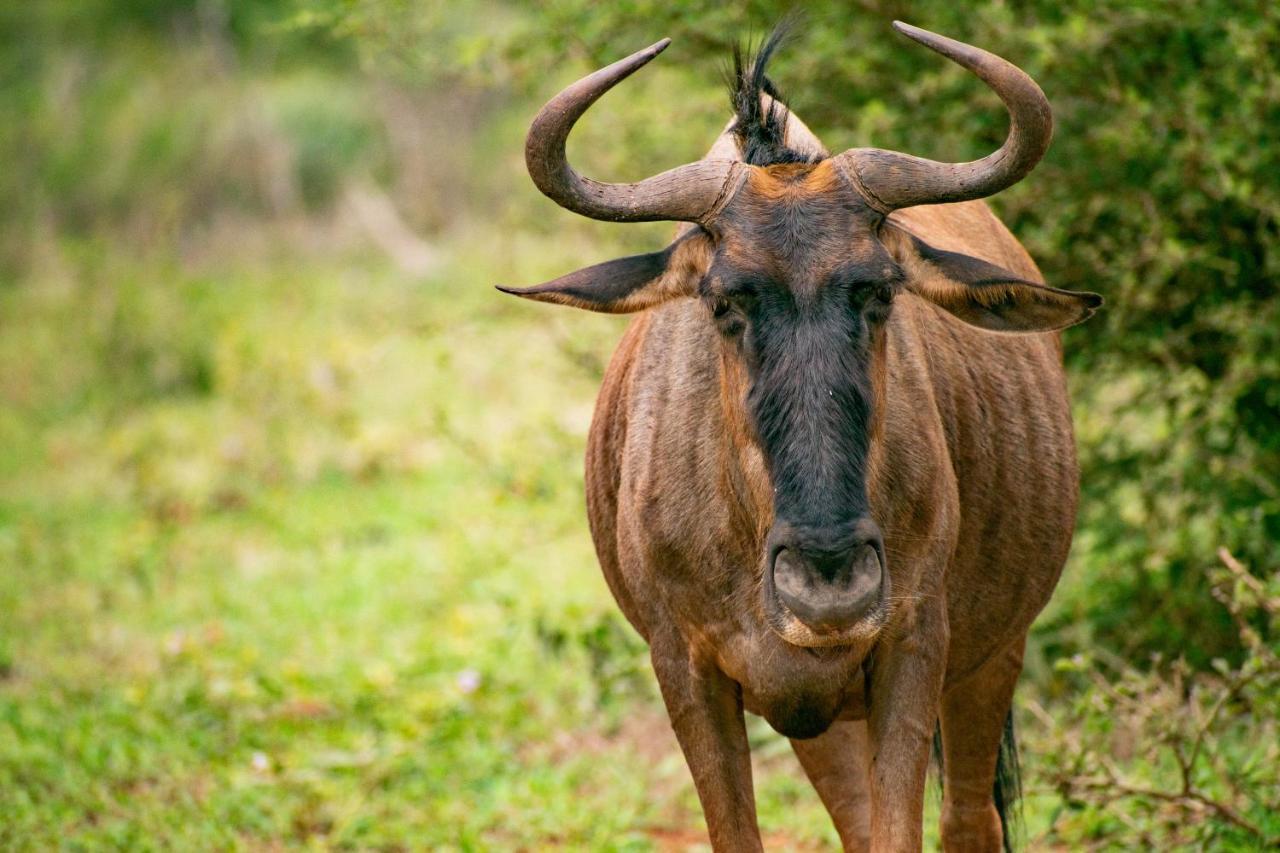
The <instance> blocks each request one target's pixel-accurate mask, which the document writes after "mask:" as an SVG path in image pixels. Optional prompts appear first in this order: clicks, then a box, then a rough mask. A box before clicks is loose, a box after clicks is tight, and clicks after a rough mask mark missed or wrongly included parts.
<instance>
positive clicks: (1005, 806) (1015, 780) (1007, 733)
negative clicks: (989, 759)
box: [991, 708, 1022, 853]
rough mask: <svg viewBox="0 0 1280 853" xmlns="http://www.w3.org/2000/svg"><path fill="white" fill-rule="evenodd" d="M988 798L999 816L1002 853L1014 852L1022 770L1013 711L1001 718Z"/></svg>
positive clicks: (1019, 814) (1019, 809) (1018, 820)
mask: <svg viewBox="0 0 1280 853" xmlns="http://www.w3.org/2000/svg"><path fill="white" fill-rule="evenodd" d="M991 796H992V798H993V799H994V800H995V803H996V812H997V813H998V814H999V815H1000V834H1001V836H1002V838H1003V841H1004V850H1005V853H1013V836H1014V832H1013V830H1014V829H1015V825H1018V824H1021V823H1022V768H1021V766H1019V764H1018V735H1017V733H1016V732H1015V731H1014V730H1013V709H1012V708H1011V709H1009V716H1007V717H1005V718H1004V736H1003V737H1002V738H1000V751H999V752H998V753H996V783H995V785H994V786H993V788H992V791H991Z"/></svg>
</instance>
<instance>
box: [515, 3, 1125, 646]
mask: <svg viewBox="0 0 1280 853" xmlns="http://www.w3.org/2000/svg"><path fill="white" fill-rule="evenodd" d="M894 26H895V27H896V28H897V29H898V30H899V31H900V32H902V33H903V34H905V35H906V36H908V37H909V38H912V39H914V40H915V41H918V42H920V43H922V44H924V45H926V46H928V47H930V48H932V49H933V50H935V51H937V52H939V53H941V54H943V55H944V56H946V57H948V58H950V59H952V60H953V61H955V62H957V63H959V64H960V65H962V66H964V67H965V68H968V69H969V70H970V71H972V72H974V73H975V74H976V75H977V76H978V77H980V78H981V79H982V80H983V81H985V82H986V83H987V84H988V85H989V86H991V88H992V89H994V90H995V92H996V93H997V94H998V95H999V96H1000V97H1001V99H1002V100H1003V101H1004V103H1005V105H1006V107H1007V108H1008V110H1009V114H1010V117H1011V127H1010V132H1009V136H1008V138H1007V139H1006V141H1005V143H1004V145H1003V146H1002V147H1001V148H1000V149H999V150H998V151H996V152H995V153H993V154H991V155H989V156H987V157H985V158H983V159H981V160H977V161H974V162H972V163H959V164H953V163H938V162H934V161H931V160H923V159H920V158H917V157H912V156H909V155H906V154H900V153H897V152H892V151H884V150H880V149H868V148H855V149H850V150H848V151H845V152H843V153H841V154H837V155H835V156H828V155H827V154H826V153H825V152H823V151H820V150H818V149H817V148H816V147H814V146H812V145H810V146H808V147H807V148H805V149H804V150H797V149H794V148H790V147H788V146H787V144H786V123H787V119H788V114H787V113H786V111H785V108H783V107H781V106H779V104H778V101H777V100H775V98H774V97H772V96H775V95H776V92H774V91H773V88H772V84H771V83H770V82H769V81H768V80H767V78H766V77H765V75H764V66H765V62H766V61H767V60H768V58H769V55H770V54H771V53H772V51H773V49H774V48H775V47H776V44H777V41H776V39H772V38H771V39H770V40H769V41H768V42H767V43H766V44H765V45H764V47H763V48H762V49H761V51H760V52H759V54H758V56H757V57H756V60H755V62H753V63H749V64H745V65H744V63H742V62H741V61H740V60H739V59H738V58H737V57H735V74H734V91H733V95H734V105H735V113H736V118H735V121H734V124H733V126H732V128H731V131H732V135H733V137H734V138H735V139H736V143H737V145H736V147H737V149H738V151H739V156H740V158H741V159H715V158H713V157H709V158H708V159H703V160H700V161H698V162H696V163H691V164H688V165H685V166H680V167H678V168H676V169H672V170H670V171H667V172H664V173H662V174H660V175H657V176H654V177H651V178H648V179H646V180H644V181H641V182H639V183H636V184H604V183H599V182H596V181H592V180H590V179H589V178H585V177H582V176H580V175H579V174H578V173H577V172H575V171H574V170H573V169H572V168H571V167H570V166H569V164H568V162H567V160H566V158H565V140H566V139H567V137H568V134H569V131H570V130H571V129H572V127H573V125H574V122H575V121H576V120H577V119H578V118H579V117H580V116H581V115H582V114H583V113H584V112H585V111H586V110H587V108H588V107H590V106H591V104H592V103H594V102H595V100H596V99H597V98H599V97H600V96H601V95H603V94H604V93H605V92H606V91H608V90H609V89H610V88H612V87H613V86H614V85H615V84H617V83H618V82H619V81H621V80H622V79H624V78H626V77H627V76H629V75H630V74H632V73H633V72H635V71H636V70H637V69H639V68H640V67H641V66H643V65H645V64H646V63H647V62H649V61H650V60H651V59H652V58H653V57H654V56H656V55H657V54H658V53H660V52H661V51H662V50H664V49H665V48H666V46H667V44H668V41H667V40H664V41H661V42H659V43H657V44H655V45H653V46H652V47H649V48H646V49H645V50H642V51H640V52H638V53H636V54H633V55H632V56H630V57H628V58H626V59H624V60H622V61H620V62H617V63H614V64H613V65H610V66H608V67H606V68H604V69H601V70H600V71H597V72H596V73H594V74H592V75H590V76H588V77H585V78H583V79H582V80H579V81H578V82H577V83H575V84H573V85H572V86H570V87H569V88H567V89H565V90H564V91H563V92H561V93H560V94H559V95H557V96H556V97H555V98H553V99H552V100H551V101H550V102H549V103H548V104H547V105H546V106H545V107H543V109H542V111H541V112H540V113H539V114H538V116H537V118H536V119H535V120H534V122H533V125H532V127H531V129H530V131H529V137H528V141H527V145H526V151H525V154H526V161H527V164H528V168H529V173H530V175H531V176H532V177H533V180H534V182H535V183H536V184H537V185H538V187H539V189H541V190H542V191H543V192H544V193H545V194H546V195H548V196H550V197H551V198H552V199H554V200H555V201H556V202H557V203H559V204H560V205H561V206H563V207H565V208H568V209H569V210H573V211H575V212H578V213H581V214H583V215H585V216H589V217H592V218H595V219H601V220H607V221H615V222H637V221H647V220H664V219H665V220H675V221H684V222H690V223H694V227H692V228H691V229H689V230H686V231H685V232H684V233H683V234H682V236H681V237H680V238H679V239H677V240H676V241H675V242H674V243H672V244H671V245H670V246H668V247H667V248H666V249H664V250H662V251H660V252H654V253H651V254H646V255H637V256H634V257H629V258H622V259H619V260H615V261H609V262H607V263H603V264H598V265H596V266H593V267H589V268H587V269H583V270H579V271H577V272H574V273H570V274H569V275H566V276H564V277H562V278H558V279H556V280H554V281H550V282H547V283H545V284H541V285H538V286H536V287H529V288H501V289H502V290H504V291H505V292H508V293H513V294H516V295H518V296H524V297H527V298H531V299H537V300H540V301H545V302H555V303H560V304H564V305H572V306H576V307H579V308H586V309H589V310H593V311H604V312H610V313H622V312H630V311H638V310H641V309H645V308H649V307H652V306H655V305H658V304H661V303H663V302H666V301H668V300H672V299H678V298H696V299H699V300H701V301H702V302H703V304H704V305H705V306H706V308H707V315H706V316H707V322H709V323H712V324H714V326H715V327H716V329H718V331H719V333H720V336H721V340H722V342H723V346H724V348H725V351H726V353H728V354H729V356H730V358H731V359H732V361H733V362H734V363H735V365H737V366H739V367H740V368H741V369H742V370H743V371H744V372H745V375H746V378H747V382H746V384H747V387H748V388H749V390H748V392H747V395H746V400H745V405H746V409H747V414H748V419H747V420H748V421H749V423H750V424H751V427H752V429H751V432H752V439H753V440H754V441H755V442H757V443H758V445H759V447H760V450H761V452H762V455H763V457H764V460H765V463H766V467H767V469H768V474H769V477H770V480H771V481H772V486H773V490H774V507H773V510H774V513H773V526H772V529H771V530H770V532H769V536H768V539H767V542H766V545H765V553H764V555H763V558H762V563H763V566H764V570H763V571H764V577H763V581H764V582H763V589H764V597H765V600H764V607H765V611H766V615H767V616H768V618H769V620H770V623H771V624H772V625H773V626H774V628H775V629H776V630H778V631H779V633H781V634H782V635H783V636H784V637H785V638H786V639H788V640H789V641H791V642H794V643H797V644H800V645H808V646H820V645H837V644H843V643H847V642H852V641H855V640H860V639H865V638H867V637H869V636H871V635H874V633H875V631H876V630H877V629H878V628H879V627H880V625H881V624H883V621H884V619H885V616H886V601H887V598H888V592H889V588H890V583H889V575H888V572H887V566H886V559H885V550H884V543H883V538H882V533H881V531H880V529H879V528H878V526H877V525H876V522H875V520H874V519H873V518H872V517H871V512H870V508H869V502H868V496H867V474H868V458H869V452H870V447H871V443H872V442H873V441H874V439H875V430H876V423H877V421H876V418H875V413H876V409H877V399H878V398H879V397H880V396H881V393H882V391H881V389H880V388H879V387H878V385H879V381H878V377H881V376H883V371H881V370H880V369H879V367H880V365H881V363H882V359H883V350H884V346H885V339H884V334H883V332H884V328H885V323H886V321H887V319H888V317H889V315H890V312H891V310H892V306H893V301H894V298H895V296H896V295H897V294H899V293H902V292H903V291H909V292H911V293H914V294H915V295H917V296H920V297H923V298H924V299H926V300H929V301H930V302H932V303H934V304H935V305H937V306H939V307H940V308H942V309H944V310H946V311H948V312H950V313H951V314H953V315H955V316H956V317H959V318H960V319H962V320H964V321H966V322H968V323H970V324H973V325H976V326H980V327H982V328H985V329H990V330H995V331H1005V332H1036V331H1047V330H1052V329H1060V328H1064V327H1066V326H1070V325H1073V324H1075V323H1078V322H1080V321H1082V320H1084V319H1086V318H1088V317H1089V316H1090V315H1091V314H1092V313H1093V311H1094V309H1095V308H1096V307H1097V306H1098V305H1099V304H1100V302H1101V300H1100V298H1099V297H1098V296H1096V295H1094V294H1088V293H1072V292H1068V291H1063V290H1058V289H1055V288H1050V287H1046V286H1044V285H1042V284H1038V283H1034V282H1030V281H1024V280H1021V279H1019V278H1018V277H1017V276H1015V275H1014V274H1012V273H1010V272H1008V271H1006V270H1003V269H1001V268H999V267H997V266H994V265H992V264H990V263H987V262H985V261H982V260H979V259H977V258H972V257H969V256H966V255H960V254H956V253H953V252H947V251H942V250H939V249H935V248H933V247H931V246H929V245H927V244H925V243H924V242H923V241H921V240H919V239H917V238H915V237H914V236H912V235H910V234H907V233H905V232H904V231H902V230H901V229H900V228H898V227H897V226H894V225H892V224H891V223H889V222H887V220H886V217H887V216H888V214H889V213H890V212H891V211H893V210H895V209H898V208H903V207H909V206H912V205H918V204H937V203H942V202H956V201H965V200H969V199H977V198H983V197H985V196H989V195H991V194H993V193H996V192H999V191H1000V190H1002V189H1004V188H1006V187H1008V186H1010V185H1012V184H1014V183H1015V182H1017V181H1018V180H1020V179H1021V178H1022V177H1023V176H1024V175H1026V174H1027V173H1028V172H1029V171H1030V170H1031V169H1032V168H1033V167H1034V166H1035V164H1036V162H1037V161H1038V160H1039V159H1040V157H1041V156H1042V155H1043V153H1044V151H1045V149H1046V148H1047V147H1048V144H1049V139H1050V136H1051V134H1052V118H1051V115H1050V111H1049V105H1048V103H1047V101H1046V100H1045V97H1044V94H1043V93H1042V92H1041V91H1040V88H1039V87H1038V86H1037V85H1036V84H1035V82H1034V81H1032V80H1031V78H1029V77H1028V76H1027V75H1026V74H1024V73H1023V72H1022V71H1021V70H1019V69H1018V68H1016V67H1014V66H1013V65H1011V64H1009V63H1008V62H1006V61H1004V60H1003V59H1000V58H999V57H997V56H993V55H992V54H989V53H987V52H985V51H982V50H979V49H977V48H974V47H971V46H969V45H966V44H963V43H961V42H957V41H953V40H951V39H948V38H944V37H942V36H938V35H935V34H933V33H929V32H927V31H924V30H920V29H917V28H915V27H910V26H907V25H905V24H901V23H895V24H894ZM765 96H768V97H765ZM718 147H719V146H718ZM715 151H716V149H713V153H714V152H715Z"/></svg>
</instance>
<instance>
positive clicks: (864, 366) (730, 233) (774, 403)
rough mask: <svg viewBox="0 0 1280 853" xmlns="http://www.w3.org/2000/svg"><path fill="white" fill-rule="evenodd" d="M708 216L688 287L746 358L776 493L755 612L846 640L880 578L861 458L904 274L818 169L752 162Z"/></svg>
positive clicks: (849, 197) (827, 640)
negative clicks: (702, 269) (709, 233)
mask: <svg viewBox="0 0 1280 853" xmlns="http://www.w3.org/2000/svg"><path fill="white" fill-rule="evenodd" d="M716 225H717V229H716V230H717V232H718V233H717V234H716V235H715V236H716V238H717V240H716V250H715V254H714V258H713V261H712V263H711V266H710V267H709V269H708V272H707V274H706V276H705V277H704V278H703V280H702V282H701V284H700V285H699V295H700V296H701V298H702V299H703V301H704V303H705V304H706V305H707V307H708V309H709V310H710V311H711V314H712V317H713V318H714V322H715V324H716V326H717V328H718V329H719V331H720V333H721V335H722V336H723V339H724V341H725V343H726V346H727V348H728V350H729V352H730V353H732V354H733V355H734V356H736V357H737V358H740V359H741V361H742V363H743V365H744V366H745V369H746V372H747V375H748V377H749V380H750V391H749V393H748V396H747V400H746V407H747V411H748V415H749V419H750V422H751V424H752V425H753V427H754V430H755V438H756V440H757V441H758V443H759V445H760V448H761V451H762V453H763V455H764V459H765V462H766V465H767V466H768V470H769V475H770V478H771V480H772V485H773V487H774V521H773V527H772V529H771V531H770V533H769V537H768V540H767V544H766V554H765V555H764V558H765V577H764V595H765V610H766V614H767V615H768V617H769V620H770V622H771V624H772V625H773V627H774V628H775V629H776V630H778V631H779V633H781V634H782V635H783V636H784V637H787V638H789V639H793V640H795V641H798V642H801V643H802V644H803V645H838V644H844V643H849V642H854V641H856V640H858V639H860V638H863V637H865V636H867V635H868V634H873V633H874V632H875V630H877V629H878V627H879V623H880V622H881V621H882V620H883V617H884V601H885V598H886V595H887V591H888V587H889V584H888V575H887V566H886V565H885V555H884V544H883V539H882V535H881V532H880V529H879V528H878V527H877V526H876V523H875V521H874V520H873V519H872V518H871V517H870V506H869V503H868V499H867V474H868V470H867V466H868V458H869V451H870V448H871V443H872V442H873V441H874V440H875V435H876V423H877V421H876V409H877V399H876V398H877V386H878V385H879V384H880V383H879V382H878V381H877V378H876V377H877V375H878V372H879V371H880V370H881V369H882V364H883V359H882V351H883V346H884V335H883V330H884V324H885V321H886V320H887V318H888V316H889V311H890V309H891V305H892V300H893V294H894V292H895V290H896V289H897V287H898V286H899V284H900V282H901V280H902V277H903V273H902V270H901V269H900V268H899V266H898V264H897V263H896V262H895V261H894V260H893V258H892V257H891V256H890V255H889V253H888V252H887V251H886V249H885V248H884V247H883V246H882V245H881V243H880V241H879V240H878V239H876V237H875V236H874V234H875V230H876V228H877V227H878V225H879V217H878V215H877V214H876V213H875V212H874V211H872V210H870V209H869V208H868V207H867V206H866V205H865V203H863V202H862V201H861V200H860V199H859V198H858V197H857V196H856V195H854V194H853V193H852V192H851V191H850V190H848V188H847V187H846V186H845V184H844V182H843V180H842V179H841V178H840V176H839V174H838V173H837V172H836V171H835V169H834V167H833V166H832V164H831V163H830V162H824V163H819V164H817V165H809V164H797V165H786V166H774V167H769V168H766V169H754V170H752V174H751V176H750V178H749V179H748V182H747V183H746V185H744V186H743V188H742V190H741V191H740V192H739V193H738V194H737V196H735V198H734V199H733V202H732V203H731V204H730V205H729V206H728V208H727V209H726V210H725V211H724V212H723V214H722V215H721V217H720V218H719V219H718V220H717V222H716ZM797 622H798V623H799V624H796V623H797Z"/></svg>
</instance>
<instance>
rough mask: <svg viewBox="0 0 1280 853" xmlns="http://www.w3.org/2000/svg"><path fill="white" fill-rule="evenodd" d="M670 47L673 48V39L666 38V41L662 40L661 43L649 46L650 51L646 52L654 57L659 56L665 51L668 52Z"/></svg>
mask: <svg viewBox="0 0 1280 853" xmlns="http://www.w3.org/2000/svg"><path fill="white" fill-rule="evenodd" d="M670 46H671V39H669V38H665V39H662V40H661V41H657V42H654V43H653V44H651V45H649V49H648V50H647V51H645V52H646V53H649V54H651V55H653V56H657V55H658V54H660V53H662V52H663V51H664V50H666V49H667V48H668V47H670Z"/></svg>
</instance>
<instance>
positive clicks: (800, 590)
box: [773, 548, 813, 602]
mask: <svg viewBox="0 0 1280 853" xmlns="http://www.w3.org/2000/svg"><path fill="white" fill-rule="evenodd" d="M773 585H774V588H775V589H777V590H778V594H779V595H781V596H782V599H783V601H784V602H785V601H787V600H788V599H796V598H800V597H803V596H804V595H805V594H806V593H812V591H813V578H812V577H811V573H810V572H809V571H807V570H806V567H805V565H804V561H803V560H802V559H801V558H800V555H799V554H797V553H796V552H795V551H792V550H791V549H790V548H783V549H782V550H781V551H779V552H778V556H777V557H775V558H774V561H773Z"/></svg>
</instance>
